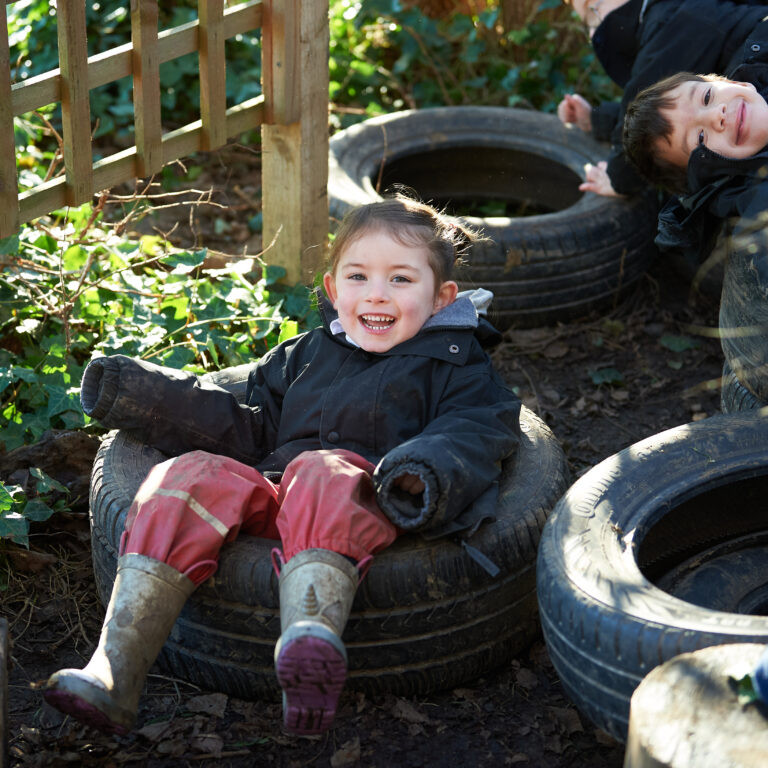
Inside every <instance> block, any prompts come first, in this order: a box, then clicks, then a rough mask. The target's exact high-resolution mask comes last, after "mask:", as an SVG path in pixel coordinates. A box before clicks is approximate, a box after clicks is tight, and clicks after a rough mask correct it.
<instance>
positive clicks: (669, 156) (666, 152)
mask: <svg viewBox="0 0 768 768" xmlns="http://www.w3.org/2000/svg"><path fill="white" fill-rule="evenodd" d="M669 95H670V97H671V98H673V99H674V100H675V104H674V106H673V107H672V108H671V109H666V110H662V112H663V114H664V116H665V117H666V119H667V120H669V122H670V124H671V125H672V133H671V135H670V136H668V137H666V138H662V139H658V141H657V142H656V149H657V152H658V153H659V156H660V157H661V159H663V160H666V161H667V162H668V163H671V164H672V165H677V166H679V167H681V168H686V167H687V166H688V159H689V158H690V156H691V152H693V150H694V149H696V147H697V146H699V145H700V144H703V145H705V146H706V147H707V148H708V149H711V150H712V151H713V152H717V153H718V154H719V155H722V156H723V157H730V158H734V159H742V158H745V157H751V156H752V155H755V154H757V153H758V152H760V150H762V149H763V148H764V147H765V146H766V144H768V103H767V102H766V101H765V99H764V98H763V97H762V96H761V95H760V94H759V93H758V92H757V90H756V89H755V86H754V85H752V83H740V82H735V81H733V80H712V81H704V82H698V81H691V82H686V83H682V84H681V85H678V86H677V87H676V88H673V89H672V90H671V91H670V92H669Z"/></svg>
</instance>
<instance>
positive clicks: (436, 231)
mask: <svg viewBox="0 0 768 768" xmlns="http://www.w3.org/2000/svg"><path fill="white" fill-rule="evenodd" d="M377 230H383V231H384V232H386V233H387V234H389V235H391V236H392V237H393V238H394V239H395V240H397V242H399V243H400V244H401V245H404V246H407V247H417V248H418V247H423V248H426V249H427V251H428V253H429V266H430V267H431V268H432V271H433V272H434V275H435V290H436V291H437V289H438V288H439V287H440V285H442V283H444V282H445V281H446V280H450V279H451V275H452V273H453V267H454V266H455V265H456V264H457V263H460V262H461V259H462V257H463V256H464V255H465V254H466V253H467V252H468V251H469V249H470V247H471V246H472V243H473V242H474V241H475V240H477V239H478V237H479V236H478V233H477V232H476V231H475V230H473V229H471V228H470V227H467V226H466V225H464V224H461V223H460V222H458V221H457V220H456V219H453V218H451V217H449V216H447V215H445V214H444V213H442V212H441V211H438V210H437V209H436V208H433V207H432V206H431V205H427V203H422V202H421V201H419V200H416V199H414V198H411V197H409V196H407V195H405V194H403V193H401V192H398V193H397V194H395V195H394V196H393V197H390V198H386V199H384V200H380V201H377V202H374V203H368V204H366V205H361V206H359V207H357V208H353V209H352V210H351V211H349V212H348V213H347V214H346V215H345V216H344V218H343V220H342V222H341V225H340V227H339V230H338V232H337V233H336V237H335V238H334V241H333V244H332V245H331V249H330V253H329V258H328V261H329V264H328V271H329V272H330V273H331V274H332V275H335V274H336V269H337V268H338V265H339V259H340V258H341V255H342V254H343V253H344V251H345V249H346V248H347V247H348V246H349V245H350V244H351V243H353V242H354V241H355V240H357V239H358V238H359V237H362V236H363V235H365V234H368V233H369V232H374V231H377Z"/></svg>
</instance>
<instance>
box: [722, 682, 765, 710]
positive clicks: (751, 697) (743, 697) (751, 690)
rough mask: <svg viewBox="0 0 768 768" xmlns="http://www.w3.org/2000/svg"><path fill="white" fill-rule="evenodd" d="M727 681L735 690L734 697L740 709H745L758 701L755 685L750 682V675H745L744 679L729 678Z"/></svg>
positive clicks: (758, 696)
mask: <svg viewBox="0 0 768 768" xmlns="http://www.w3.org/2000/svg"><path fill="white" fill-rule="evenodd" d="M728 680H729V681H730V682H731V684H732V685H734V686H735V688H736V696H737V697H738V700H739V704H741V706H742V707H746V706H747V705H748V704H751V703H752V702H754V701H760V700H761V699H760V695H759V694H758V692H757V691H756V690H755V685H754V683H753V681H752V675H750V674H746V675H744V677H740V678H736V677H729V678H728Z"/></svg>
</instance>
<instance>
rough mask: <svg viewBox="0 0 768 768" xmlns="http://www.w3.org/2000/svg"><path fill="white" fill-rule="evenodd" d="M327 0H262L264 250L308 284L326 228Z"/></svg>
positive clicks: (271, 260) (320, 253)
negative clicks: (264, 114) (264, 109)
mask: <svg viewBox="0 0 768 768" xmlns="http://www.w3.org/2000/svg"><path fill="white" fill-rule="evenodd" d="M328 7H329V4H328V0H265V2H264V22H263V38H262V40H263V43H262V80H263V90H264V96H265V107H266V116H265V123H264V125H262V128H261V137H262V206H263V233H264V247H265V248H266V247H268V246H269V245H270V243H272V241H273V240H274V244H273V245H272V247H271V248H270V250H269V251H267V253H266V254H265V255H264V259H265V260H266V261H267V262H268V263H269V264H275V265H279V266H282V267H285V269H286V270H287V275H286V280H287V281H288V282H290V283H298V282H304V283H310V282H311V281H312V278H313V277H314V274H315V272H317V270H318V269H319V267H320V266H321V264H322V259H323V254H324V249H325V241H326V238H327V235H328V188H327V187H328V46H329V24H328Z"/></svg>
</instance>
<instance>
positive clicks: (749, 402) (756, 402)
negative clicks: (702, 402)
mask: <svg viewBox="0 0 768 768" xmlns="http://www.w3.org/2000/svg"><path fill="white" fill-rule="evenodd" d="M767 405H768V402H766V401H764V400H760V398H758V397H755V395H754V394H752V392H750V391H749V390H748V389H747V388H746V387H745V386H744V385H743V384H742V383H741V382H740V381H739V379H738V377H737V376H736V374H735V373H734V372H733V371H732V370H731V366H730V363H729V362H728V361H727V360H726V361H725V362H724V363H723V378H722V386H721V389H720V409H721V410H722V412H723V413H736V412H737V411H754V410H755V409H756V408H764V407H765V406H767Z"/></svg>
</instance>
